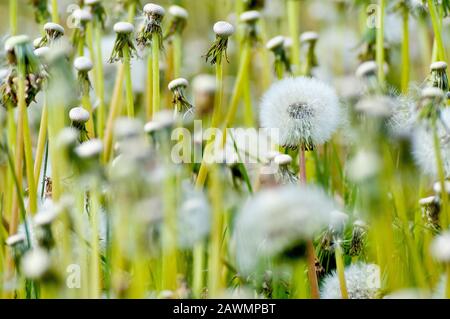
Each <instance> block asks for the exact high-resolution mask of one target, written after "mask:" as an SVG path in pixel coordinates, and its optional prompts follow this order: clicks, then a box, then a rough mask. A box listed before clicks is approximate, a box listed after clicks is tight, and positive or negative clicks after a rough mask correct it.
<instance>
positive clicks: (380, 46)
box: [376, 0, 386, 88]
mask: <svg viewBox="0 0 450 319" xmlns="http://www.w3.org/2000/svg"><path fill="white" fill-rule="evenodd" d="M385 15H386V0H379V11H378V21H377V35H376V60H377V65H378V83H379V85H380V87H381V88H384V87H385V82H386V76H385V73H384V61H385V56H384V20H385Z"/></svg>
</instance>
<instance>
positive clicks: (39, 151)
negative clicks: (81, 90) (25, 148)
mask: <svg viewBox="0 0 450 319" xmlns="http://www.w3.org/2000/svg"><path fill="white" fill-rule="evenodd" d="M47 126H48V106H47V96H46V94H45V93H44V103H43V107H42V113H41V122H40V127H39V134H38V141H37V148H36V159H35V162H34V179H35V181H36V186H38V184H39V176H40V175H41V168H42V160H43V157H44V152H45V148H46V147H45V145H46V143H47ZM43 180H45V175H44V176H43ZM44 183H45V182H44Z"/></svg>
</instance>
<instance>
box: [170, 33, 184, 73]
mask: <svg viewBox="0 0 450 319" xmlns="http://www.w3.org/2000/svg"><path fill="white" fill-rule="evenodd" d="M172 41H173V78H174V79H176V78H178V77H180V76H181V56H182V52H181V50H182V49H181V34H179V32H177V33H175V34H174V36H173V40H172Z"/></svg>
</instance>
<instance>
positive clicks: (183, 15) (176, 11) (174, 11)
mask: <svg viewBox="0 0 450 319" xmlns="http://www.w3.org/2000/svg"><path fill="white" fill-rule="evenodd" d="M169 13H170V15H171V16H173V17H174V18H177V19H183V20H187V19H188V17H189V13H188V12H187V10H186V9H184V8H182V7H180V6H177V5H173V6H170V7H169Z"/></svg>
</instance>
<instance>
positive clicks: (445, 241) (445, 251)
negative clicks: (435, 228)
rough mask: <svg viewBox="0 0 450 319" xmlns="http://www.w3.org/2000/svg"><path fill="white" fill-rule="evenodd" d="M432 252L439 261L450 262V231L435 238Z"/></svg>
mask: <svg viewBox="0 0 450 319" xmlns="http://www.w3.org/2000/svg"><path fill="white" fill-rule="evenodd" d="M430 249H431V254H432V255H433V256H434V258H436V259H437V260H438V261H440V262H442V263H446V264H450V231H446V232H443V233H441V234H440V235H438V236H437V237H436V238H434V240H433V242H432V243H431V247H430Z"/></svg>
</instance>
